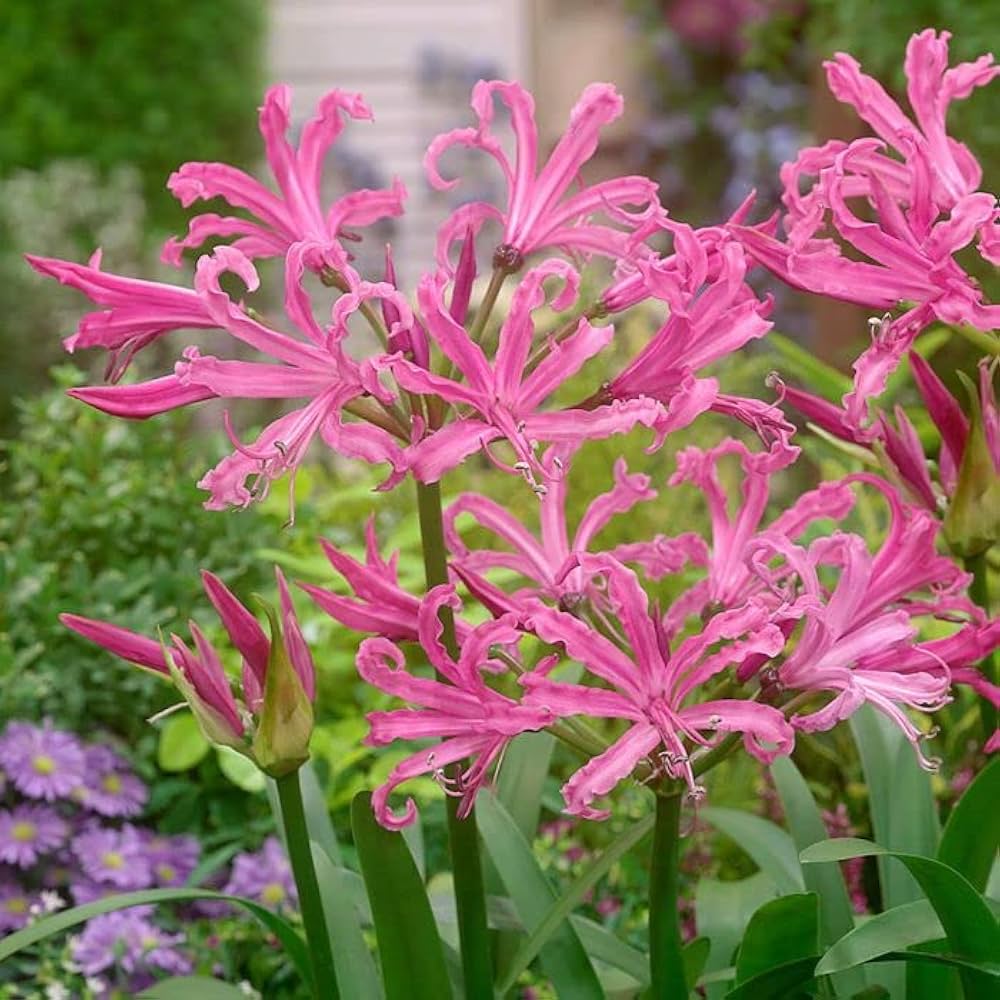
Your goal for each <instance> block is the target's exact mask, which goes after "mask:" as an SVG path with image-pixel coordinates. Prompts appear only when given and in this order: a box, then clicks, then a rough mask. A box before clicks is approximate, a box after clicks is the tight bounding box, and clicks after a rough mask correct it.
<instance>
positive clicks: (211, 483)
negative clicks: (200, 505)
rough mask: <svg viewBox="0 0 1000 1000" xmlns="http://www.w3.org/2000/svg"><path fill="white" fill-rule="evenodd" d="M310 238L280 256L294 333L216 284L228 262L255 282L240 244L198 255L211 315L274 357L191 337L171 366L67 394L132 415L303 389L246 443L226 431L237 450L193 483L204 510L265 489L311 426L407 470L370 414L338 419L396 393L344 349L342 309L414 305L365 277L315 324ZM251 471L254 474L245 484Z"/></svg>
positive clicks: (408, 319) (347, 448) (288, 465)
mask: <svg viewBox="0 0 1000 1000" xmlns="http://www.w3.org/2000/svg"><path fill="white" fill-rule="evenodd" d="M313 248H314V247H311V246H310V245H309V244H305V243H299V244H297V245H296V246H295V247H293V248H292V249H291V250H290V251H289V252H288V255H287V258H286V267H285V311H286V313H287V315H288V317H289V319H291V321H292V322H293V323H294V324H295V326H296V327H297V329H298V335H292V334H289V333H282V332H279V331H277V330H274V329H272V328H271V327H269V326H266V325H265V324H264V323H262V322H260V321H258V320H257V319H254V318H253V317H251V316H250V315H249V314H248V313H247V312H246V311H245V310H244V309H243V308H241V307H240V306H238V305H237V304H236V303H235V302H233V301H232V300H231V299H230V298H229V296H228V295H227V294H226V293H225V291H223V289H222V287H221V285H220V278H221V277H222V275H224V274H226V273H228V272H233V273H235V274H237V275H238V276H239V277H240V278H241V280H242V281H243V282H244V283H245V284H246V286H247V288H248V289H250V290H251V291H253V290H254V289H256V288H257V285H258V277H257V272H256V270H255V269H254V266H253V264H252V263H251V262H250V261H249V260H248V259H247V258H246V257H245V256H244V255H243V254H242V253H240V251H239V250H235V249H233V248H232V247H218V248H217V249H216V250H215V253H214V254H212V255H211V256H208V255H206V256H204V257H202V258H201V259H200V260H199V261H198V269H197V273H196V276H195V290H196V293H197V295H198V296H199V297H200V299H201V300H202V302H203V303H204V305H205V308H206V310H207V312H208V314H209V315H210V316H211V317H212V320H213V322H214V324H215V325H216V326H218V327H219V328H220V329H222V330H224V331H225V332H226V333H228V334H229V335H230V336H232V337H233V338H234V339H235V340H236V341H239V342H241V343H243V344H246V345H248V346H250V347H252V348H254V349H255V350H257V351H260V352H261V353H262V354H265V355H269V356H271V357H272V358H274V359H276V360H277V361H279V362H280V364H277V365H274V364H262V363H260V362H256V361H235V360H222V359H219V358H217V357H214V356H210V355H202V354H201V353H200V351H198V349H197V348H194V347H190V348H188V349H186V350H185V352H184V357H183V359H182V360H181V361H179V362H178V363H177V365H176V367H175V372H174V374H173V375H167V376H164V377H162V378H157V379H152V380H151V381H148V382H139V383H136V384H133V385H119V386H89V387H86V388H81V389H73V390H71V392H70V394H71V395H73V396H76V397H77V398H78V399H82V400H83V401H84V402H86V403H90V404H91V405H92V406H95V407H97V408H98V409H100V410H104V411H105V412H107V413H112V414H114V415H116V416H122V417H133V418H144V417H149V416H153V415H155V414H157V413H162V412H164V411H166V410H171V409H174V408H176V407H179V406H185V405H187V404H188V403H192V402H198V401H200V400H204V399H211V398H230V399H295V398H302V397H306V398H308V399H309V402H308V403H307V404H306V405H305V406H303V407H302V408H300V409H297V410H293V411H292V412H291V413H288V414H286V415H285V416H282V417H279V418H278V419H277V420H275V421H274V422H273V423H271V424H270V425H269V426H268V427H266V428H265V429H264V430H263V431H262V433H261V434H260V436H259V437H258V439H257V440H256V441H255V442H254V443H253V444H252V445H249V446H247V445H243V444H240V443H239V442H238V441H237V440H236V439H235V437H234V435H233V434H232V432H231V431H230V437H232V438H233V441H234V444H235V445H236V451H235V453H234V454H232V455H231V456H229V457H228V458H226V459H224V460H223V461H222V462H221V463H219V465H218V466H216V468H215V469H213V470H212V471H210V472H209V473H208V474H207V475H206V476H205V477H204V478H203V479H202V480H201V482H200V483H199V485H200V486H201V487H202V488H203V489H206V490H208V491H209V492H210V493H211V496H210V497H209V499H208V500H207V501H206V503H205V506H206V507H208V508H209V509H211V510H220V509H225V508H226V507H229V506H235V507H245V506H247V505H248V504H249V503H251V501H253V500H254V499H257V498H260V497H261V496H264V495H265V494H266V493H267V490H268V488H269V486H270V484H271V482H272V481H273V480H275V479H277V478H279V477H280V476H281V475H283V474H284V473H285V472H287V471H290V470H291V471H293V470H294V469H295V468H296V467H297V466H298V465H299V463H300V462H301V460H302V458H303V455H304V453H305V451H306V449H307V448H308V446H309V444H310V442H311V441H312V440H313V439H314V438H315V437H316V436H317V435H319V436H320V437H321V438H322V439H323V441H324V442H325V443H326V444H328V445H329V446H330V447H331V448H333V449H335V450H337V451H340V452H342V453H343V454H346V455H350V456H352V457H356V458H362V459H364V460H366V461H369V462H383V461H385V462H388V463H389V464H390V465H391V466H392V468H393V473H392V475H391V476H390V480H389V483H390V484H391V483H394V482H396V481H398V479H399V478H401V477H402V475H403V474H404V472H405V464H404V454H403V451H402V449H401V448H400V447H399V445H398V444H397V443H396V441H395V440H394V438H393V435H392V434H391V433H390V432H389V431H387V430H386V429H385V428H384V426H375V425H374V424H372V423H351V424H350V425H349V426H347V425H345V424H344V421H343V413H344V411H345V410H348V409H351V408H352V407H354V401H355V400H358V399H359V397H362V396H370V397H372V400H370V401H366V403H367V405H368V409H367V410H366V411H365V412H366V414H367V416H368V418H369V419H376V420H378V419H379V413H378V412H377V409H378V408H377V404H375V403H374V400H381V401H383V402H388V401H391V400H392V398H393V396H392V394H391V393H390V392H389V391H388V390H387V389H386V388H385V387H384V386H382V385H381V384H380V382H379V380H378V375H377V372H376V370H375V368H374V367H373V365H372V363H371V362H369V361H365V362H361V363H359V362H357V361H355V360H354V359H353V358H351V356H350V355H349V354H348V353H347V351H346V350H345V349H344V347H343V341H344V338H345V337H346V336H347V332H348V331H347V321H348V318H349V317H350V316H351V315H352V314H353V313H354V312H355V311H356V310H357V309H359V308H360V306H361V305H362V303H364V302H366V301H367V300H371V299H386V298H389V299H392V300H393V301H394V303H395V304H396V307H397V309H398V310H399V312H400V315H401V317H402V319H401V322H402V323H404V324H412V322H413V316H412V312H411V310H410V308H409V306H408V305H407V303H406V300H405V299H404V298H403V297H402V296H401V295H400V294H399V293H398V292H397V291H396V290H395V289H394V288H392V287H390V286H389V285H384V284H370V283H368V282H363V281H362V282H359V283H358V284H357V286H356V287H355V288H354V289H353V290H352V291H351V292H350V293H347V294H344V295H341V296H340V298H338V299H337V301H336V303H335V304H334V307H333V311H332V322H331V324H330V326H328V327H322V326H320V324H319V323H317V322H316V320H315V319H314V317H313V312H312V304H311V302H310V299H309V296H308V295H307V293H306V291H305V289H304V287H303V284H302V282H303V275H304V271H305V267H306V264H305V261H306V258H307V257H308V255H309V253H310V252H311V250H312V249H313ZM373 408H374V409H373ZM382 420H383V421H384V420H385V417H384V415H382ZM389 426H391V424H390V425H389ZM228 429H229V428H228V423H227V430H228ZM250 478H252V480H253V481H252V483H251V485H250V486H249V487H248V486H247V485H246V481H247V479H250Z"/></svg>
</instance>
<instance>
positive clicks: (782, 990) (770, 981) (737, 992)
mask: <svg viewBox="0 0 1000 1000" xmlns="http://www.w3.org/2000/svg"><path fill="white" fill-rule="evenodd" d="M815 965H816V959H815V958H803V959H799V960H798V961H795V962H789V963H788V964H787V965H779V966H776V967H775V968H772V969H768V970H767V972H762V973H761V974H760V975H759V976H754V978H753V979H748V980H747V981H746V982H745V983H742V984H741V985H739V986H737V987H736V988H735V989H732V990H730V991H729V992H728V993H727V994H726V1000H799V998H800V997H801V998H803V1000H805V998H807V997H809V996H810V995H811V994H809V993H805V992H804V990H805V987H806V986H807V985H808V984H809V983H811V982H812V980H813V978H814V975H813V967H814V966H815Z"/></svg>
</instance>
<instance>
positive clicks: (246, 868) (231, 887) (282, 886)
mask: <svg viewBox="0 0 1000 1000" xmlns="http://www.w3.org/2000/svg"><path fill="white" fill-rule="evenodd" d="M223 891H224V892H225V893H226V894H227V895H230V896H246V897H248V898H249V899H255V900H257V901H258V902H260V903H263V904H264V905H265V906H267V907H270V908H271V909H272V910H282V911H285V912H289V911H294V910H295V909H296V908H297V907H298V897H297V896H296V893H295V879H294V878H293V877H292V869H291V866H290V865H289V863H288V859H287V858H286V857H285V852H284V850H283V849H282V847H281V844H280V843H279V841H278V839H277V838H276V837H268V838H267V840H265V841H264V844H263V846H262V847H261V849H260V850H259V851H253V852H249V853H245V854H238V855H236V857H235V858H234V859H233V870H232V874H231V875H230V876H229V881H228V882H227V883H226V887H225V889H224V890H223Z"/></svg>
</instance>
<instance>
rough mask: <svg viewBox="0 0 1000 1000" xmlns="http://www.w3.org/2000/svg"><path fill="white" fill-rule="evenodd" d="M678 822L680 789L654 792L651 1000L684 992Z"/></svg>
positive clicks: (678, 997) (676, 999)
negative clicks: (679, 896) (678, 896)
mask: <svg viewBox="0 0 1000 1000" xmlns="http://www.w3.org/2000/svg"><path fill="white" fill-rule="evenodd" d="M680 824H681V793H680V791H679V790H678V789H676V788H672V789H669V790H661V791H658V792H657V795H656V825H655V826H654V827H653V853H652V858H651V862H650V871H649V974H650V983H651V984H652V989H651V990H650V996H651V997H654V998H655V1000H684V998H685V997H686V996H687V995H688V988H687V981H686V979H685V978H684V955H683V951H682V945H681V921H680V917H679V916H678V913H677V871H678V863H679V859H680Z"/></svg>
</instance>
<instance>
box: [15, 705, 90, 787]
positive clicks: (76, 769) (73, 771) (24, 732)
mask: <svg viewBox="0 0 1000 1000" xmlns="http://www.w3.org/2000/svg"><path fill="white" fill-rule="evenodd" d="M85 766H86V765H85V759H84V753H83V747H82V746H81V745H80V741H79V740H78V739H77V738H76V737H75V736H73V735H72V734H71V733H66V732H63V731H62V730H59V729H56V728H55V727H54V726H53V725H52V723H51V722H50V721H49V720H48V719H46V720H45V721H44V722H43V723H42V724H41V725H40V726H35V725H32V724H31V723H29V722H11V723H9V724H8V726H7V728H6V729H5V730H4V733H3V736H0V768H3V770H4V772H5V773H6V775H7V778H8V779H9V781H10V783H11V784H12V785H13V786H14V787H15V788H16V789H17V790H18V791H19V792H20V793H21V794H22V795H26V796H27V797H28V798H31V799H46V800H47V801H49V802H52V801H53V800H55V799H65V798H69V797H70V796H71V795H72V793H73V791H74V789H76V788H77V787H78V786H79V784H80V782H81V781H82V780H83V776H84V771H85Z"/></svg>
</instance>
